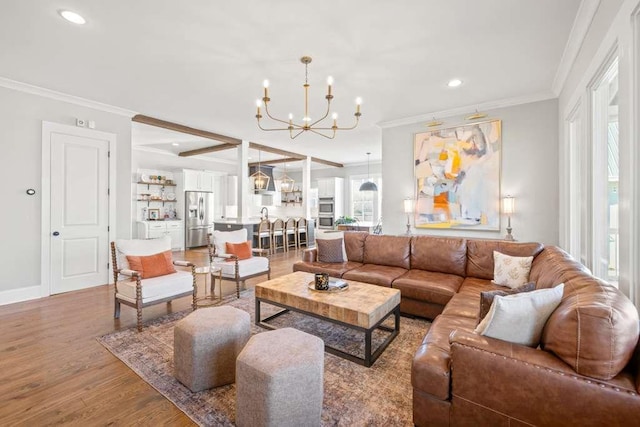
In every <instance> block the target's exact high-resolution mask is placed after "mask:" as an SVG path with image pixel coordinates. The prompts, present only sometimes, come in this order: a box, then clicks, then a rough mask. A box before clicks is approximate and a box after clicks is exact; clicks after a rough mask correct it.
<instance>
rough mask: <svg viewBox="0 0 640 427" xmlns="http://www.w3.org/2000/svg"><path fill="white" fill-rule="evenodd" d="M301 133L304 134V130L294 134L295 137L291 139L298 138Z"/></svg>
mask: <svg viewBox="0 0 640 427" xmlns="http://www.w3.org/2000/svg"><path fill="white" fill-rule="evenodd" d="M303 133H304V129H303V130H301V131H300V132H298V133H296V134H295V135H293V136H291V139H296V138H297V137H298V136H300V135H301V134H303Z"/></svg>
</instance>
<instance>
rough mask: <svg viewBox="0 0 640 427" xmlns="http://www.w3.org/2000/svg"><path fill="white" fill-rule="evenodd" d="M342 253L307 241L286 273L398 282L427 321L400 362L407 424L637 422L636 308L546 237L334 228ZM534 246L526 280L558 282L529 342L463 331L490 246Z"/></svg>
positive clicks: (406, 304)
mask: <svg viewBox="0 0 640 427" xmlns="http://www.w3.org/2000/svg"><path fill="white" fill-rule="evenodd" d="M344 240H345V248H346V252H347V257H348V259H349V261H347V262H344V263H321V262H318V261H316V250H315V249H308V250H306V251H305V253H304V255H303V259H302V260H301V261H298V262H297V263H295V264H294V271H307V272H327V273H329V274H330V275H332V276H336V277H342V278H344V279H347V280H349V279H351V280H357V281H362V282H367V283H373V284H376V285H381V286H392V287H394V288H398V289H400V291H401V295H402V298H401V303H400V308H401V311H402V312H403V313H405V314H410V315H416V316H421V317H426V318H430V319H434V320H433V323H432V325H431V327H430V329H429V331H428V332H427V334H426V335H425V337H424V339H423V342H422V344H421V345H420V347H419V348H418V349H417V350H416V353H415V356H414V360H413V366H412V375H411V377H412V378H411V380H412V385H413V419H414V423H415V424H416V425H417V426H448V425H456V426H459V425H470V426H482V425H490V426H514V425H522V426H525V425H553V426H556V425H561V426H572V425H580V426H588V425H594V426H596V425H597V426H603V425H606V426H614V425H639V424H640V396H639V395H638V393H640V369H639V368H640V350H639V349H638V348H637V346H638V334H639V333H640V327H639V320H638V312H637V310H636V308H635V307H634V306H633V304H632V303H631V301H630V300H629V299H628V298H627V297H626V296H624V295H623V294H622V293H621V292H620V291H618V290H617V289H616V288H615V287H613V286H611V285H608V284H606V283H604V282H602V281H601V280H599V279H597V278H595V277H593V276H592V275H591V274H590V272H589V270H588V269H587V268H585V267H584V266H583V265H581V264H580V263H578V262H576V261H575V260H573V259H572V258H571V257H570V256H569V255H568V254H567V253H565V252H564V251H562V250H561V249H560V248H557V247H554V246H547V247H543V245H542V244H539V243H516V242H506V241H499V240H472V239H463V238H441V237H431V236H413V237H409V236H378V235H369V234H367V233H361V232H345V237H344ZM494 250H496V251H499V252H502V253H505V254H508V255H513V256H530V255H532V256H534V260H533V264H532V267H531V272H530V280H531V281H533V282H535V283H536V287H537V288H538V289H541V288H549V287H552V286H555V285H558V284H560V283H564V284H565V288H564V296H563V298H562V302H561V303H560V305H559V306H558V308H557V309H556V310H555V311H554V313H553V314H552V315H551V317H550V318H549V320H548V321H547V324H546V326H545V329H544V331H543V336H542V340H541V344H540V347H539V348H537V349H534V348H530V347H526V346H522V345H518V344H512V343H509V342H506V341H501V340H497V339H493V338H488V337H484V336H480V335H478V334H475V333H474V332H473V330H474V329H475V327H476V325H477V323H478V312H479V305H480V292H482V291H485V290H493V289H498V288H499V287H497V286H495V285H493V284H491V279H492V278H493V251H494Z"/></svg>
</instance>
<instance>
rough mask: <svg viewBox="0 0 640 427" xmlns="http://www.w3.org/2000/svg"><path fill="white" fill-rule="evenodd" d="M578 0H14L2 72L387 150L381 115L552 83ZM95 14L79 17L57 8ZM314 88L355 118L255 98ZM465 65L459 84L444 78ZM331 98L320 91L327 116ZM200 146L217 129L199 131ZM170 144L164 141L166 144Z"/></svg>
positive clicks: (344, 152)
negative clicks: (278, 123)
mask: <svg viewBox="0 0 640 427" xmlns="http://www.w3.org/2000/svg"><path fill="white" fill-rule="evenodd" d="M579 5H580V0H562V1H558V0H536V1H531V0H483V1H470V0H413V1H411V0H406V1H402V2H391V1H382V0H368V1H364V0H352V1H349V2H344V1H342V2H339V1H335V0H332V1H331V0H325V1H317V0H316V1H300V0H298V1H295V0H280V1H278V2H267V1H259V0H251V1H233V2H231V1H228V2H221V1H211V0H189V1H182V2H179V1H177V0H174V1H168V0H135V1H131V0H111V1H100V0H8V1H3V2H2V13H1V14H0V76H2V77H5V78H9V79H13V80H18V81H21V82H25V83H29V84H32V85H36V86H42V87H45V88H48V89H52V90H56V91H60V92H63V93H67V94H71V95H75V96H79V97H82V98H87V99H90V100H95V101H99V102H102V103H106V104H110V105H114V106H117V107H121V108H125V109H128V110H132V111H137V112H139V113H142V114H145V115H148V116H153V117H158V118H162V119H165V120H169V121H173V122H177V123H181V124H185V125H188V126H192V127H197V128H202V129H206V130H210V131H213V132H216V133H221V134H225V135H229V136H233V137H237V138H241V139H245V140H251V141H254V142H258V143H262V144H267V145H271V146H274V147H278V148H282V149H285V150H289V151H294V152H301V153H304V154H308V155H312V156H316V157H321V158H325V159H328V160H332V161H336V162H341V163H352V162H362V161H366V155H365V153H366V152H367V151H371V152H372V153H373V154H372V156H371V159H372V160H376V159H379V158H380V153H381V137H380V135H381V131H380V128H379V127H377V126H376V124H377V123H380V122H384V121H389V120H394V119H399V118H405V117H410V116H415V115H420V114H425V113H430V112H433V111H442V110H446V109H451V108H456V107H460V106H465V105H478V104H481V103H484V102H488V101H493V100H498V99H505V98H514V97H527V96H538V95H541V94H549V95H550V94H551V86H552V82H553V79H554V76H555V74H556V71H557V69H558V65H559V63H560V59H561V57H562V53H563V51H564V47H565V45H566V42H567V38H568V36H569V33H570V30H571V27H572V24H573V21H574V18H575V16H576V12H577V10H578V7H579ZM60 9H70V10H74V11H76V12H78V13H80V14H81V15H82V16H84V17H85V18H86V20H87V24H86V25H84V26H77V25H73V24H70V23H68V22H66V21H64V20H62V19H61V18H60V17H59V16H58V14H57V11H58V10H60ZM302 55H310V56H312V57H313V62H312V63H311V64H310V66H309V83H310V85H311V94H310V96H311V99H312V100H318V101H322V102H324V93H325V90H326V86H325V80H326V77H327V76H328V75H332V76H333V77H334V78H335V85H334V95H335V99H334V106H335V108H334V109H335V111H337V112H338V113H339V115H340V119H339V120H340V122H341V124H344V125H347V124H348V119H349V118H352V114H353V111H354V105H353V102H354V99H355V97H356V96H361V97H362V98H363V100H364V102H363V106H362V113H363V116H362V119H361V124H360V126H359V127H358V129H356V130H354V131H349V132H341V133H339V134H338V136H337V137H336V139H334V140H326V139H323V138H321V137H317V136H314V135H306V134H305V135H301V136H300V137H298V138H297V139H296V140H295V141H291V140H290V139H289V138H288V136H287V134H284V133H279V132H269V133H267V132H262V131H260V130H259V129H257V126H256V123H255V117H254V115H255V100H256V99H257V98H259V97H261V96H262V81H263V79H265V78H268V79H269V80H270V82H271V88H270V97H271V107H272V110H273V113H275V114H277V115H278V116H282V117H286V115H287V114H288V113H289V112H292V113H293V114H294V115H295V116H297V117H301V115H302V100H303V98H302V94H303V92H302V84H303V80H304V66H303V65H302V64H300V62H299V58H300V57H301V56H302ZM454 77H457V78H460V79H462V80H463V81H464V84H463V85H462V86H460V87H459V88H457V89H451V88H448V87H447V86H446V83H447V81H448V80H449V79H451V78H454ZM322 102H312V103H311V108H312V111H311V116H312V117H318V116H319V115H320V110H321V109H322V108H321V105H322ZM190 144H192V145H193V146H194V147H195V146H196V145H198V146H206V145H210V143H209V142H208V141H202V142H201V143H200V144H201V145H199V143H197V142H191V143H190ZM169 146H170V145H166V144H165V147H169Z"/></svg>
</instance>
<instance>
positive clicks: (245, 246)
mask: <svg viewBox="0 0 640 427" xmlns="http://www.w3.org/2000/svg"><path fill="white" fill-rule="evenodd" d="M227 253H228V254H231V255H235V256H237V257H238V259H249V258H251V241H249V240H247V241H246V242H242V243H229V242H227ZM231 261H233V260H231Z"/></svg>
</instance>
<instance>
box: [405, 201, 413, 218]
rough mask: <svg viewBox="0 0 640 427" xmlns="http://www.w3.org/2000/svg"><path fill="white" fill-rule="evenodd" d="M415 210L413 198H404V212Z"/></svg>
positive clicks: (408, 212)
mask: <svg viewBox="0 0 640 427" xmlns="http://www.w3.org/2000/svg"><path fill="white" fill-rule="evenodd" d="M411 212H413V200H412V199H410V198H408V197H407V198H406V199H404V213H406V214H410V213H411Z"/></svg>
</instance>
